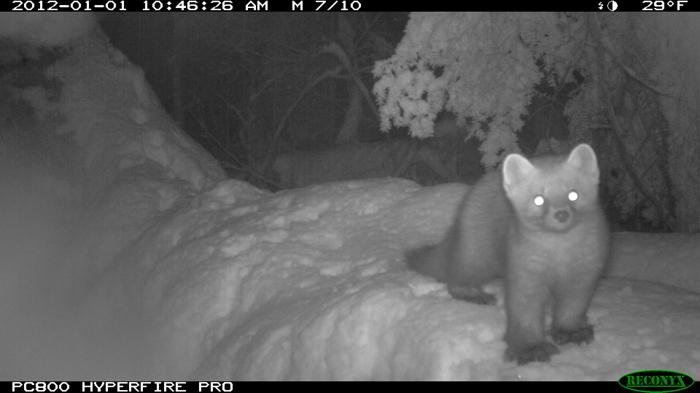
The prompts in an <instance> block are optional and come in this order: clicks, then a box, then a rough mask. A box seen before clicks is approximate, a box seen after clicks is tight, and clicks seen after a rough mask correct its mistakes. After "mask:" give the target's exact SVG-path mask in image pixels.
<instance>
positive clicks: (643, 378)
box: [617, 370, 695, 393]
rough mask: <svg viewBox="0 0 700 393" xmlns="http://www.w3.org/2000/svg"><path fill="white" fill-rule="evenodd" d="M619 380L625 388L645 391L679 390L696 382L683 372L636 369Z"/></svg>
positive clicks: (647, 392) (657, 392) (650, 392)
mask: <svg viewBox="0 0 700 393" xmlns="http://www.w3.org/2000/svg"><path fill="white" fill-rule="evenodd" d="M617 382H618V383H619V384H620V385H622V387H623V388H625V389H629V390H634V391H635V392H643V393H661V392H678V391H680V390H685V389H688V388H689V387H691V386H692V385H693V383H695V381H694V380H693V378H691V377H689V376H687V375H685V374H683V373H679V372H676V371H668V370H645V371H635V372H633V373H629V374H625V375H623V376H622V378H620V379H619V380H618V381H617Z"/></svg>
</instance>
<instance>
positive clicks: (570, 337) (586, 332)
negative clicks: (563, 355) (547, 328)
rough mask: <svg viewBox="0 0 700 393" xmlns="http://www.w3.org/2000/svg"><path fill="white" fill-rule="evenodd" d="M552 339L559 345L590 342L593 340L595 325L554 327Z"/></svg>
mask: <svg viewBox="0 0 700 393" xmlns="http://www.w3.org/2000/svg"><path fill="white" fill-rule="evenodd" d="M552 340H554V342H555V343H557V344H559V345H563V344H568V343H574V344H578V345H581V344H588V343H589V342H591V341H593V325H590V324H585V325H583V326H581V327H580V328H577V329H573V330H570V329H562V328H552Z"/></svg>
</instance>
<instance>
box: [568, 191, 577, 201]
mask: <svg viewBox="0 0 700 393" xmlns="http://www.w3.org/2000/svg"><path fill="white" fill-rule="evenodd" d="M577 199H578V192H576V191H571V192H569V200H570V201H571V202H573V201H575V200H577Z"/></svg>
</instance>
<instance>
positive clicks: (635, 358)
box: [0, 32, 700, 380]
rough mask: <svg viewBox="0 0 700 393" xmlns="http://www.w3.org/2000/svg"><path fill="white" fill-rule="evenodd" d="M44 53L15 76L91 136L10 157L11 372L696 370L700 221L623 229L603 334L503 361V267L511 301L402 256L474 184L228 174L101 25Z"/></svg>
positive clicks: (5, 199)
mask: <svg viewBox="0 0 700 393" xmlns="http://www.w3.org/2000/svg"><path fill="white" fill-rule="evenodd" d="M45 72H46V74H47V75H48V76H50V77H51V78H57V79H58V80H60V82H61V88H60V95H59V98H58V99H57V100H52V99H50V98H48V97H50V95H48V94H41V91H40V90H41V89H44V88H43V87H42V86H41V85H38V86H34V87H27V88H23V89H19V90H18V91H16V92H15V93H16V94H17V96H18V97H23V95H22V94H21V93H22V92H25V93H27V94H29V93H28V90H29V89H34V91H33V93H31V96H32V97H44V99H33V100H30V102H31V105H34V106H35V109H36V111H35V112H34V113H35V116H36V117H37V118H36V119H35V120H36V121H37V122H38V123H39V128H41V127H44V128H46V129H49V130H51V131H52V132H53V133H55V135H57V138H63V139H62V140H66V141H68V142H67V143H68V145H70V146H72V147H73V148H74V149H75V150H76V151H78V152H79V154H74V155H71V156H68V158H67V159H66V160H67V161H68V163H66V164H63V166H65V168H66V169H65V170H60V171H59V170H57V169H56V168H54V167H52V166H50V165H48V166H46V167H40V168H38V169H36V170H31V171H30V170H26V169H24V168H27V167H30V166H32V165H33V162H32V160H29V159H27V160H23V159H21V158H20V155H17V156H9V155H8V154H4V155H2V156H0V157H1V158H0V160H2V165H1V166H0V168H2V171H0V175H2V179H0V180H2V181H3V182H6V181H9V180H12V181H13V182H14V183H12V184H15V183H18V187H15V188H12V190H9V189H7V188H5V189H4V190H5V192H3V193H2V194H0V197H2V198H0V206H2V210H0V214H1V215H2V216H3V217H4V219H3V220H2V222H1V223H0V229H1V231H0V241H1V242H2V243H1V244H2V246H3V247H2V249H3V250H4V251H3V252H2V254H3V258H2V264H1V265H0V267H1V268H2V271H0V273H2V274H0V277H2V278H1V279H0V280H2V281H1V282H0V291H1V293H0V296H2V297H1V299H4V300H3V301H1V302H0V313H2V315H12V316H14V318H13V319H12V320H11V321H9V322H8V323H7V324H6V326H5V329H4V330H3V331H2V333H0V379H53V378H60V379H83V378H87V379H121V380H125V379H138V378H141V379H172V380H179V379H234V380H240V379H265V380H267V379H269V380H278V379H290V380H299V379H334V380H335V379H353V380H357V379H375V380H376V379H380V380H385V379H401V380H405V379H409V380H416V379H447V380H450V379H472V380H542V379H560V380H571V379H575V380H580V379H584V380H588V379H590V380H616V379H618V378H619V377H620V376H621V375H623V374H625V373H628V372H631V371H635V370H638V369H654V368H664V369H672V370H677V371H680V372H684V373H686V374H689V375H695V376H698V375H700V334H699V333H698V332H700V293H698V292H696V291H697V282H698V281H699V280H700V264H699V263H698V262H697V261H698V260H700V246H699V245H700V241H699V240H700V238H698V235H678V234H667V235H653V234H635V233H623V234H615V237H614V244H615V254H614V256H613V260H612V264H611V268H610V276H611V277H607V278H605V279H604V280H603V281H602V282H601V285H600V288H599V290H598V291H597V293H596V296H595V298H594V300H593V304H592V306H591V310H590V315H589V317H590V319H591V322H592V323H593V324H594V325H595V329H596V330H595V340H594V341H593V342H592V343H591V344H589V345H586V346H581V347H577V346H575V345H567V346H564V347H562V348H561V349H562V351H561V354H559V355H556V356H554V357H553V358H552V360H551V362H549V363H532V364H528V365H525V366H516V365H515V364H513V363H506V362H504V361H503V351H504V349H505V344H504V342H503V341H502V335H503V332H504V329H505V314H504V310H503V305H502V298H503V295H502V294H503V288H502V285H501V283H499V282H495V283H493V284H492V285H491V288H490V289H491V290H492V291H493V292H495V293H496V294H497V296H498V298H499V304H498V305H497V306H481V305H475V304H468V303H465V302H462V301H458V300H455V299H452V298H451V297H450V296H449V295H448V294H447V291H446V289H445V286H444V285H442V284H440V283H437V282H435V281H433V280H431V279H430V278H427V277H423V276H421V275H419V274H417V273H414V272H412V271H410V270H408V269H407V267H406V266H405V264H404V262H403V252H404V251H405V250H407V249H409V248H412V247H416V246H420V245H423V244H427V243H430V242H434V241H437V240H439V239H440V237H441V236H442V235H443V234H444V232H445V230H446V229H447V227H448V225H449V223H450V220H451V217H452V215H453V214H454V211H455V209H456V205H457V203H458V201H459V200H460V198H461V197H462V195H463V194H464V192H465V190H466V187H465V186H462V185H458V184H446V185H440V186H435V187H426V188H421V187H419V186H418V185H416V184H415V183H413V182H410V181H407V180H401V179H371V180H361V181H360V180H358V181H349V182H337V183H328V184H323V185H317V186H310V187H306V188H302V189H297V190H289V191H283V192H278V193H270V192H267V191H264V190H260V189H257V188H255V187H253V186H251V185H249V184H247V183H244V182H241V181H237V180H232V179H225V177H224V175H223V171H222V170H221V169H220V168H219V167H218V165H217V164H216V163H215V162H214V160H213V159H212V158H211V156H209V155H208V153H206V152H205V151H204V150H203V149H202V148H201V147H199V146H197V145H196V144H195V143H194V142H193V141H191V140H190V139H189V138H188V137H187V136H186V135H185V134H184V133H183V132H182V131H181V130H179V129H178V128H177V127H176V126H175V125H174V123H173V122H172V120H171V119H170V118H169V117H168V116H167V114H165V112H164V111H163V110H162V108H161V107H160V104H159V103H158V100H157V98H156V97H155V95H154V94H153V93H152V92H151V90H150V88H149V87H148V86H147V84H146V82H145V80H144V78H143V73H142V72H141V71H140V70H138V69H137V68H136V67H134V66H133V65H131V64H129V62H128V60H126V58H124V57H123V56H122V55H121V54H120V53H119V52H118V51H116V50H115V49H113V48H111V47H110V46H109V44H108V43H107V41H106V40H105V38H104V37H102V36H101V34H100V33H99V32H94V33H91V34H89V35H87V36H84V37H83V38H81V39H79V40H78V41H71V50H70V51H68V52H67V55H65V57H60V58H58V59H57V60H56V61H55V63H54V64H53V65H51V66H49V67H47V68H46V71H45ZM37 89H39V90H37ZM2 103H3V102H0V104H2ZM50 113H53V114H56V113H58V114H60V115H61V118H62V119H63V120H62V121H61V122H58V123H57V122H56V121H55V117H53V116H48V115H45V116H43V115H41V114H50ZM32 149H35V150H36V151H39V152H41V151H42V150H41V149H42V148H41V147H37V146H34V147H28V148H27V151H28V152H32V151H33V150H32ZM5 153H7V152H5ZM64 158H66V157H64ZM57 166H58V167H61V168H62V167H63V166H59V165H57ZM76 168H77V169H76ZM57 172H58V173H60V174H61V175H60V176H59V175H58V174H57ZM20 176H21V179H22V180H23V181H20V180H18V179H19V178H20ZM19 183H23V184H19ZM4 184H8V183H4ZM20 186H21V187H20ZM47 189H50V190H54V189H55V190H61V192H57V193H56V194H49V193H47V192H46V190H47ZM8 250H9V251H8ZM612 276H614V277H612Z"/></svg>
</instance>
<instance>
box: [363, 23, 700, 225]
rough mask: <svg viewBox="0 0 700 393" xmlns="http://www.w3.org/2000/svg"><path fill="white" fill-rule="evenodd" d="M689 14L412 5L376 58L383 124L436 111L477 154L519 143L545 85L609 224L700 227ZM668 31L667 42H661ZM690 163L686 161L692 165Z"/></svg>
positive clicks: (423, 124) (419, 130) (558, 142)
mask: <svg viewBox="0 0 700 393" xmlns="http://www.w3.org/2000/svg"><path fill="white" fill-rule="evenodd" d="M697 22H698V17H697V16H682V17H680V16H679V17H676V16H646V15H645V16H642V15H618V14H609V15H604V16H601V15H593V14H586V15H582V14H565V13H536V14H529V13H415V14H412V15H411V17H410V19H409V22H408V25H407V26H406V33H405V36H404V38H403V39H402V41H401V42H400V44H399V45H398V46H397V48H396V51H395V53H394V55H393V56H392V57H391V58H389V59H386V60H384V61H381V62H378V63H377V64H376V66H375V69H374V74H375V77H376V78H377V81H376V84H375V86H374V93H375V96H376V98H377V101H378V105H379V111H380V115H381V128H382V130H385V131H386V130H389V129H390V128H391V127H392V126H394V127H402V126H405V127H408V128H409V132H410V133H411V135H413V136H415V137H419V138H425V137H429V136H431V135H432V133H433V123H434V121H435V118H436V116H437V114H438V113H439V112H440V111H443V110H446V111H450V112H453V113H455V114H456V116H457V118H458V119H459V121H460V122H465V123H466V122H469V124H470V126H471V132H470V135H469V137H476V138H478V140H479V141H481V146H480V150H481V152H482V163H483V164H484V166H485V167H487V168H494V167H495V166H497V165H498V163H499V162H500V161H501V159H502V158H503V156H504V155H505V154H507V153H509V152H511V151H518V150H520V147H519V146H518V133H519V132H520V131H521V130H522V128H523V125H524V119H525V118H526V116H527V115H530V114H529V113H528V110H529V109H530V106H529V105H530V103H531V101H532V99H533V97H535V96H536V94H537V93H538V91H541V90H542V89H553V90H562V87H564V86H569V87H572V88H571V89H570V90H571V91H570V93H569V94H567V95H566V96H565V97H564V99H565V100H566V102H565V103H564V114H565V115H566V118H567V119H568V127H567V128H568V129H567V130H564V132H562V133H560V134H561V135H564V136H565V137H567V136H568V139H566V140H562V139H561V138H560V139H552V138H551V137H546V136H542V137H541V140H539V141H535V142H536V143H538V145H539V146H540V148H538V150H539V151H555V152H561V151H564V150H566V149H568V148H570V147H571V146H572V145H574V144H575V143H578V142H580V141H588V142H590V143H592V144H593V145H594V146H595V148H596V150H597V151H598V153H599V156H600V159H601V167H602V169H603V183H604V187H603V192H604V195H606V196H607V197H608V198H607V199H608V200H609V201H610V204H609V206H608V211H609V213H610V214H612V215H613V219H614V221H616V222H618V223H621V224H623V226H624V227H625V228H627V229H635V230H642V229H657V230H673V229H676V230H700V207H698V206H697V205H696V204H695V203H694V201H697V200H699V199H700V176H697V175H695V173H697V172H698V171H697V169H700V159H699V158H698V155H697V154H696V152H697V149H698V146H700V136H698V132H697V131H698V130H697V128H698V118H697V116H698V93H700V92H699V91H698V86H699V85H698V78H697V75H698V73H697V71H695V70H697V69H698V66H699V64H697V63H698V61H699V60H698V58H697V56H695V55H693V54H694V53H697V52H698V48H697V46H698V44H697V43H696V42H694V41H693V40H683V39H682V38H681V37H684V36H685V37H692V36H697V33H698V32H697V31H696V30H698V27H697V26H698V25H699V24H698V23H697ZM669 38H670V39H669ZM692 168H695V169H694V170H693V169H692Z"/></svg>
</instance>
